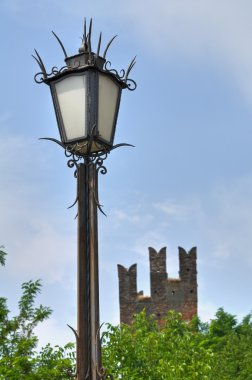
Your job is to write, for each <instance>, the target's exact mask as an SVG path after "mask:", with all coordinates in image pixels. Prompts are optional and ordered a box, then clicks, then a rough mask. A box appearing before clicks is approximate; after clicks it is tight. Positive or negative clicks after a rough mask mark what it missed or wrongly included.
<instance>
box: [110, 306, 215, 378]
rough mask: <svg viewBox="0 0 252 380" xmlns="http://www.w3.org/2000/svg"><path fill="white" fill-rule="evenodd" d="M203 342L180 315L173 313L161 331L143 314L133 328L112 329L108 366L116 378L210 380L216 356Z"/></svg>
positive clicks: (137, 317) (169, 315)
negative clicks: (214, 356) (209, 374)
mask: <svg viewBox="0 0 252 380" xmlns="http://www.w3.org/2000/svg"><path fill="white" fill-rule="evenodd" d="M202 339H203V338H202V337H201V336H200V335H199V334H196V333H195V332H194V330H193V328H192V327H191V326H190V325H189V324H187V323H186V322H184V321H183V320H182V319H181V315H180V314H178V313H175V312H170V313H169V314H168V317H167V319H166V321H165V324H164V326H163V327H162V328H161V329H160V328H159V327H158V326H157V324H156V323H155V322H154V321H153V320H152V318H150V317H147V316H146V314H145V312H142V313H140V314H139V315H136V317H135V319H134V321H133V323H132V325H130V326H128V325H121V326H118V327H113V326H111V325H109V326H108V331H107V332H106V333H105V343H104V349H103V360H104V365H105V367H107V368H108V372H109V373H112V374H113V375H114V376H115V379H125V380H126V379H132V380H133V379H138V380H141V379H145V380H147V379H148V380H177V379H181V380H182V379H200V380H204V379H208V377H207V374H208V373H209V369H210V368H211V364H212V360H213V354H212V352H211V350H209V349H205V348H203V347H201V340H202Z"/></svg>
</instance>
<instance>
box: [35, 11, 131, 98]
mask: <svg viewBox="0 0 252 380" xmlns="http://www.w3.org/2000/svg"><path fill="white" fill-rule="evenodd" d="M52 33H53V35H54V37H55V38H56V39H57V41H58V43H59V45H60V47H61V49H62V51H63V53H64V56H65V62H66V66H63V67H62V68H60V69H58V68H57V67H55V66H54V67H53V68H52V70H51V72H49V73H48V72H47V71H46V68H45V65H44V63H43V61H42V59H41V57H40V55H39V54H38V52H37V50H35V55H32V57H33V58H34V59H35V60H36V62H37V63H38V65H39V67H40V70H41V71H40V72H39V73H37V74H36V75H35V77H34V79H35V82H37V83H46V84H50V82H51V81H53V80H55V79H57V78H59V77H62V76H64V75H67V74H68V73H71V72H76V71H78V70H85V68H87V69H88V67H94V68H97V69H98V70H99V71H102V72H103V73H105V74H109V75H111V76H113V77H114V78H115V80H117V81H118V82H119V83H120V85H121V86H122V88H127V89H128V90H130V91H134V90H135V89H136V82H135V81H134V80H132V79H129V73H130V72H131V70H132V68H133V66H134V65H135V63H136V59H135V58H136V57H135V58H133V60H132V61H131V62H130V64H129V66H128V68H127V69H126V70H121V71H120V72H118V71H117V70H115V69H111V68H110V66H111V63H110V61H107V60H106V55H107V52H108V49H109V47H110V45H111V44H112V42H113V41H114V39H115V38H116V37H117V36H114V37H112V38H111V40H110V41H109V42H108V44H107V45H106V47H105V49H104V52H103V54H100V49H101V40H102V33H100V36H99V41H98V45H97V49H96V52H93V51H92V43H91V37H92V19H90V23H89V27H88V31H87V22H86V18H85V19H84V32H83V35H82V39H81V40H82V42H81V46H80V48H79V51H78V53H77V54H75V55H72V56H68V54H67V52H66V49H65V47H64V45H63V43H62V42H61V40H60V39H59V37H58V36H57V35H56V34H55V33H54V32H52Z"/></svg>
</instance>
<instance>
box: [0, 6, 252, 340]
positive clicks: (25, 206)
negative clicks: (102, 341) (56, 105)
mask: <svg viewBox="0 0 252 380" xmlns="http://www.w3.org/2000/svg"><path fill="white" fill-rule="evenodd" d="M0 12H1V25H0V30H1V33H0V36H1V37H0V38H1V51H2V61H1V63H2V64H1V73H0V78H1V79H0V83H1V89H2V91H1V101H0V145H1V147H0V173H1V181H0V244H4V245H5V247H6V251H7V252H8V260H7V264H6V268H4V269H1V279H0V282H1V284H0V285H1V295H4V296H6V297H8V299H9V307H10V309H11V310H12V312H13V313H14V312H15V310H16V308H17V297H18V295H20V287H21V284H22V282H24V281H27V280H30V279H34V280H35V279H37V278H41V279H42V280H43V292H42V294H41V296H40V297H39V300H38V301H39V302H42V303H44V304H45V305H47V306H50V307H51V308H52V309H53V310H54V313H53V316H52V318H51V319H50V320H49V321H48V322H46V323H45V324H44V325H43V326H41V327H40V328H39V329H38V334H39V336H40V339H41V344H45V343H46V342H48V341H51V342H52V343H55V344H57V343H60V344H62V343H64V342H67V341H69V340H71V341H72V340H73V336H72V333H71V332H70V331H68V329H67V327H66V324H67V323H69V324H71V325H73V326H75V325H76V321H75V319H76V221H75V220H74V217H75V212H76V210H73V209H71V210H67V206H69V205H70V204H71V203H72V201H73V200H74V198H75V191H76V182H75V179H74V177H73V172H72V171H71V170H70V169H68V168H67V166H66V158H65V156H64V154H63V152H62V151H61V149H60V148H58V147H57V146H56V145H54V144H53V143H50V142H45V141H39V140H38V138H39V137H45V136H50V137H55V138H58V132H57V126H56V120H55V116H54V111H53V106H52V101H51V99H50V93H49V91H48V88H47V86H45V85H37V84H36V83H34V81H33V76H34V75H35V74H36V72H37V71H38V68H37V66H36V63H35V61H33V59H32V58H31V54H32V53H33V49H34V48H36V49H38V51H39V53H40V54H41V56H42V58H43V60H44V62H45V64H46V67H47V68H48V69H50V68H51V67H52V66H54V65H56V66H59V67H61V66H62V65H63V55H62V52H61V50H60V48H59V46H58V44H57V42H56V40H55V39H54V38H53V36H52V35H51V30H54V31H55V32H56V33H57V34H58V35H59V36H60V38H61V39H62V41H63V43H64V45H65V47H66V50H67V52H68V54H74V53H76V52H77V49H78V47H79V45H80V36H81V34H82V29H83V19H84V17H87V18H90V17H93V31H94V36H93V44H96V41H97V39H98V34H99V32H100V31H102V32H103V36H104V41H108V40H109V39H110V38H111V37H112V36H113V35H115V34H118V38H117V39H116V40H115V41H114V43H113V45H112V46H111V49H110V51H109V55H108V58H109V59H110V60H111V61H112V64H113V66H114V67H115V68H117V69H121V68H125V67H127V65H128V64H129V62H130V61H131V59H132V58H133V57H134V56H135V55H137V64H136V66H135V67H134V69H133V71H132V74H131V76H132V78H133V79H135V80H136V82H137V84H138V88H137V90H136V91H135V92H133V93H131V92H129V91H126V90H125V91H124V93H123V97H122V103H121V108H120V115H119V119H118V126H117V133H116V142H117V143H121V142H126V143H131V144H134V145H135V148H134V149H133V148H121V149H118V150H116V151H114V152H112V153H111V154H110V156H109V157H108V159H107V161H106V166H107V169H108V173H107V175H106V176H100V178H99V187H100V201H101V203H102V204H103V205H104V210H105V212H106V214H107V218H105V217H104V216H103V215H99V255H100V298H101V322H112V323H118V321H119V301H118V280H117V268H116V265H117V264H118V263H119V264H122V265H124V266H126V267H128V266H130V265H131V264H133V263H135V262H136V263H137V264H138V290H142V289H143V290H144V292H145V294H149V263H148V247H149V246H152V247H154V248H155V249H157V250H159V249H160V248H161V247H163V246H166V247H167V254H168V267H167V270H168V274H169V275H171V276H172V277H174V276H177V272H178V258H177V256H178V251H177V247H178V246H182V247H184V248H185V249H186V250H189V249H190V248H191V247H193V246H195V245H196V246H197V247H198V284H199V314H200V316H201V317H202V318H203V319H204V320H207V319H209V318H211V317H213V315H214V313H215V311H216V310H217V308H218V307H221V306H223V307H224V308H225V309H226V310H227V311H229V312H231V313H234V314H236V315H238V316H239V317H241V316H244V315H245V314H247V313H249V312H250V310H251V286H252V276H251V270H252V254H251V245H252V244H251V243H252V234H251V231H252V212H251V210H252V169H251V157H252V152H251V143H252V47H251V46H252V44H251V43H252V24H251V14H252V4H251V2H250V1H248V0H247V1H246V0H242V1H239V2H237V1H234V0H218V1H217V0H204V1H200V0H198V1H196V0H177V1H172V0H166V1H164V0H156V1H155V2H154V1H148V0H145V1H143V0H139V1H136V0H134V1H133V0H128V1H127V2H119V1H115V0H110V1H109V0H103V1H98V0H92V2H91V1H89V2H88V1H79V0H76V1H72V2H69V1H66V0H61V1H59V0H54V1H53V2H49V1H48V0H44V1H40V2H34V1H30V0H22V1H21V0H11V1H7V0H1V4H0ZM103 46H105V42H104V45H103Z"/></svg>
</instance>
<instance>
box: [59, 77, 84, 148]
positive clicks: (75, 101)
mask: <svg viewBox="0 0 252 380" xmlns="http://www.w3.org/2000/svg"><path fill="white" fill-rule="evenodd" d="M55 87H56V92H57V97H58V102H59V106H60V111H61V116H62V119H63V124H64V128H65V134H66V137H67V140H72V139H77V138H83V137H86V135H87V132H86V101H85V99H86V77H85V76H84V75H75V76H71V77H68V78H64V79H62V80H61V81H60V82H57V83H56V84H55Z"/></svg>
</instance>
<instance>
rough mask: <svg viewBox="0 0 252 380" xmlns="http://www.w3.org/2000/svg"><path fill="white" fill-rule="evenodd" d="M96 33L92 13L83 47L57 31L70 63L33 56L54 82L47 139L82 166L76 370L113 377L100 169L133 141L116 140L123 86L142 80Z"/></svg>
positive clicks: (94, 377)
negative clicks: (94, 42) (106, 340)
mask: <svg viewBox="0 0 252 380" xmlns="http://www.w3.org/2000/svg"><path fill="white" fill-rule="evenodd" d="M91 33H92V19H91V21H90V25H89V30H88V33H87V31H86V20H85V23H84V34H83V38H82V46H81V48H80V49H79V53H78V54H76V55H74V56H70V57H68V55H67V53H66V50H65V48H64V46H63V44H62V42H61V41H60V39H59V38H58V36H57V35H56V34H55V33H54V32H53V34H54V36H55V37H56V39H57V40H58V42H59V44H60V46H61V48H62V50H63V53H64V55H65V62H66V65H65V66H64V67H62V68H61V69H58V68H56V67H53V68H52V70H51V72H50V73H47V72H46V69H45V66H44V63H43V61H42V59H41V57H40V55H39V54H38V52H37V51H36V50H35V53H36V55H35V56H33V57H34V59H35V60H36V61H37V63H38V65H39V67H40V69H41V71H40V72H39V73H38V74H36V75H35V77H34V79H35V81H36V82H37V83H46V84H47V85H48V86H49V87H50V90H51V94H52V99H53V104H54V108H55V114H56V118H57V123H58V128H59V134H60V139H61V140H60V141H59V140H56V139H52V138H44V139H47V140H52V141H54V142H56V143H58V144H59V145H60V146H62V147H63V148H64V150H65V154H66V156H67V157H68V158H69V160H68V166H69V167H75V168H76V170H75V176H76V177H77V181H78V186H77V197H76V201H75V202H74V204H73V205H75V204H76V203H78V279H77V290H78V295H77V306H78V307H77V314H78V315H77V330H75V329H74V328H72V327H71V326H69V327H70V328H71V329H72V330H73V332H74V334H75V337H76V346H77V355H76V357H77V363H76V374H72V376H73V377H77V379H78V380H84V379H85V380H86V379H88V380H98V379H105V378H110V379H112V376H111V375H107V374H106V371H105V370H104V369H103V368H102V365H101V348H100V333H99V331H100V322H99V276H98V273H99V272H98V228H97V208H99V210H100V211H102V210H101V206H100V204H99V201H98V178H97V175H98V172H99V171H100V172H101V173H102V174H105V173H106V171H107V170H106V168H105V167H104V165H103V161H104V159H105V158H106V157H107V155H108V153H109V152H110V151H111V150H113V149H115V148H117V147H119V146H124V145H129V144H118V145H113V142H114V135H115V128H116V122H117V115H118V111H119V105H120V99H121V92H122V90H123V89H125V88H128V89H129V90H131V91H133V90H135V89H136V83H135V82H134V81H133V80H132V79H129V73H130V71H131V69H132V68H133V66H134V64H135V58H134V59H133V60H132V61H131V63H130V65H129V67H128V69H127V70H126V71H125V70H121V71H120V74H119V73H118V72H117V71H116V70H114V69H111V68H110V65H111V64H110V62H109V61H107V60H106V54H107V51H108V49H109V47H110V45H111V43H112V42H113V40H114V38H115V37H113V38H112V39H111V40H110V41H109V43H108V45H107V46H106V48H105V50H104V53H103V55H102V56H101V55H100V47H101V34H100V37H99V42H98V46H97V51H96V53H94V52H92V49H91ZM73 205H72V206H73ZM72 206H71V207H72Z"/></svg>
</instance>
